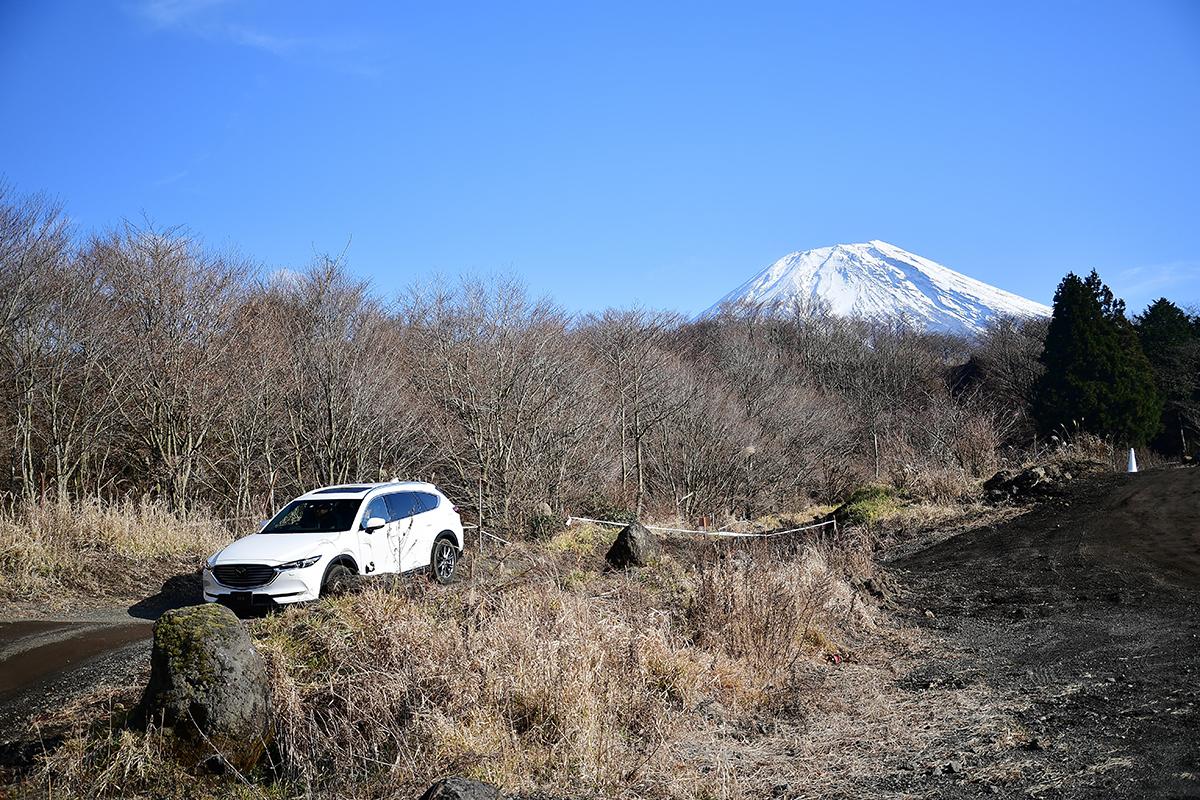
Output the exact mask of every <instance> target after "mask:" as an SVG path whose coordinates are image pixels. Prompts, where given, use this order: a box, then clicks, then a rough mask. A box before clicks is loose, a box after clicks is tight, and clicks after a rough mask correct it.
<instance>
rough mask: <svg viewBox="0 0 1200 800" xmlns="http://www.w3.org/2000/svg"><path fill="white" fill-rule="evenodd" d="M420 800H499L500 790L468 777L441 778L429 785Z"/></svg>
mask: <svg viewBox="0 0 1200 800" xmlns="http://www.w3.org/2000/svg"><path fill="white" fill-rule="evenodd" d="M421 800H500V792H499V791H498V790H497V789H495V788H494V787H492V786H488V785H487V784H486V783H480V782H479V781H473V780H471V779H470V778H459V777H454V778H443V779H442V780H440V781H438V782H437V783H435V784H434V785H433V786H430V787H429V788H428V789H427V790H426V791H425V794H423V795H421Z"/></svg>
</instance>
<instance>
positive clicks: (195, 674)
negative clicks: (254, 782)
mask: <svg viewBox="0 0 1200 800" xmlns="http://www.w3.org/2000/svg"><path fill="white" fill-rule="evenodd" d="M270 702H271V698H270V683H269V681H268V678H267V668H266V664H265V663H264V662H263V659H262V656H261V655H260V654H259V652H258V651H257V650H256V649H255V648H254V644H253V643H252V642H251V640H250V633H249V632H248V631H247V630H246V628H245V626H244V625H242V623H241V621H240V620H239V619H238V618H237V615H235V614H234V613H233V612H232V611H230V610H229V609H228V608H225V607H224V606H220V605H216V604H215V603H213V604H205V605H199V606H188V607H186V608H180V609H177V610H174V611H168V612H166V613H165V614H163V615H162V616H161V617H160V618H159V620H158V622H156V623H155V625H154V648H153V650H152V651H151V655H150V682H149V684H148V685H147V686H146V691H145V693H144V694H143V695H142V702H141V706H140V707H139V714H138V716H139V717H140V719H141V721H142V722H144V723H146V722H150V723H156V724H162V725H164V726H166V727H169V728H171V729H172V730H173V733H174V742H175V744H176V746H177V755H178V756H179V757H180V759H181V760H185V761H191V762H192V763H200V762H205V761H209V760H211V759H212V758H213V757H214V756H216V754H217V753H218V752H219V753H220V754H221V756H222V757H223V759H224V760H225V761H227V762H228V763H230V764H232V765H233V766H234V767H236V768H238V769H247V768H249V767H251V766H253V765H254V764H255V763H256V762H257V761H258V760H259V758H261V756H262V754H263V751H264V750H265V749H266V746H267V743H268V742H269V740H270V733H271V725H270V717H269V709H270Z"/></svg>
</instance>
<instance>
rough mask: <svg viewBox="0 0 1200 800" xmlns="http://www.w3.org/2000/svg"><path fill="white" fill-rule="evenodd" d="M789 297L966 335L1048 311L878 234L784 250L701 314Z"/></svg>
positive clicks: (784, 301) (782, 303)
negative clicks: (995, 322) (860, 239)
mask: <svg viewBox="0 0 1200 800" xmlns="http://www.w3.org/2000/svg"><path fill="white" fill-rule="evenodd" d="M792 304H795V305H797V306H799V307H802V308H803V307H808V308H813V309H818V308H823V309H828V311H829V313H831V314H834V315H836V316H846V317H849V316H858V317H866V318H868V319H873V320H881V321H884V320H905V321H908V322H909V323H911V324H912V325H914V326H915V327H918V328H920V329H922V330H926V331H929V332H935V333H954V334H959V335H963V336H973V335H975V334H978V333H981V332H982V331H983V330H984V329H985V328H986V327H987V325H988V323H989V322H991V321H992V320H994V319H996V318H998V317H1004V316H1008V317H1018V318H1025V319H1027V318H1031V317H1048V316H1050V308H1049V307H1048V306H1044V305H1042V304H1041V303H1035V302H1034V301H1032V300H1027V299H1025V298H1024V297H1021V296H1019V295H1015V294H1013V293H1012V292H1006V291H1004V290H1003V289H998V288H996V287H995V286H991V285H989V284H986V283H984V282H983V281H978V280H975V279H974V278H969V277H967V276H966V275H963V274H962V273H960V272H955V271H954V270H952V269H950V268H948V267H944V266H942V265H941V264H938V263H937V262H935V261H930V260H929V259H927V258H921V257H920V256H918V255H915V254H913V253H910V252H908V251H907V250H903V249H901V248H899V247H896V246H895V245H892V244H888V243H887V242H880V241H870V242H866V243H863V244H838V245H834V246H832V247H820V248H817V249H816V250H805V251H803V252H797V253H791V254H789V255H786V256H784V257H783V258H781V259H779V260H778V261H776V262H775V263H774V264H772V265H771V266H769V267H767V268H766V269H764V270H763V271H762V272H760V273H758V274H757V275H755V276H754V277H753V278H751V279H750V280H748V281H746V282H745V283H743V284H742V285H741V286H739V287H738V288H736V289H734V290H733V291H732V292H730V293H729V294H727V295H725V296H724V297H722V298H721V299H720V300H719V301H717V303H716V304H714V305H713V306H712V307H711V308H709V309H708V310H707V311H705V312H704V313H703V314H701V315H700V316H701V317H702V318H703V317H712V316H714V315H716V314H718V313H719V312H720V311H721V310H723V309H726V308H732V309H735V310H736V309H737V308H739V307H742V308H748V307H779V308H784V309H786V308H787V307H788V306H789V305H792Z"/></svg>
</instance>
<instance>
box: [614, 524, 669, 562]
mask: <svg viewBox="0 0 1200 800" xmlns="http://www.w3.org/2000/svg"><path fill="white" fill-rule="evenodd" d="M658 553H659V545H658V537H656V536H655V535H654V534H653V533H651V532H650V531H649V530H647V529H646V527H645V526H644V525H642V524H641V523H640V522H632V523H630V524H629V525H626V526H625V527H624V528H622V529H621V532H620V533H618V534H617V540H616V541H615V542H613V543H612V547H610V548H608V553H606V554H605V556H604V560H605V561H607V562H608V563H609V565H610V566H611V567H613V568H614V569H625V568H626V567H644V566H646V564H647V563H649V562H650V559H652V558H654V557H655V556H657V555H658Z"/></svg>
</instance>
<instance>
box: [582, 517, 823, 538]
mask: <svg viewBox="0 0 1200 800" xmlns="http://www.w3.org/2000/svg"><path fill="white" fill-rule="evenodd" d="M572 522H590V523H592V524H594V525H613V526H616V527H618V528H624V527H625V526H626V525H628V524H629V523H628V522H613V521H612V520H607V519H592V518H590V517H567V526H568V527H570V525H571V523H572ZM830 525H832V526H833V531H834V533H837V520H836V519H830V520H826V521H825V522H814V523H813V524H811V525H801V526H800V527H798V528H788V529H787V530H784V531H771V532H770V533H743V532H741V531H700V530H694V529H692V528H665V527H663V526H661V525H647V526H645V527H646V528H647V529H648V530H652V531H662V532H663V533H698V534H701V535H703V536H722V537H726V538H749V539H770V538H772V537H774V536H783V535H785V534H788V533H799V532H800V531H811V530H815V529H816V528H824V527H826V526H830Z"/></svg>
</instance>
